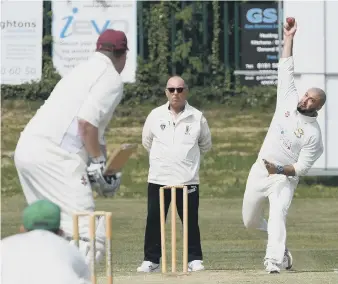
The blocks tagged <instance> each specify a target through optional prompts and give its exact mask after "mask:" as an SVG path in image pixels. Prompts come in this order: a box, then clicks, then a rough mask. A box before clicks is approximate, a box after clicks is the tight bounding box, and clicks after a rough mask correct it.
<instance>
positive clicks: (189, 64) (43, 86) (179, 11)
mask: <svg viewBox="0 0 338 284" xmlns="http://www.w3.org/2000/svg"><path fill="white" fill-rule="evenodd" d="M46 3H47V2H46ZM139 5H141V7H142V18H140V19H139V21H138V22H140V21H141V22H142V23H143V27H144V28H143V38H144V42H139V44H142V45H143V47H144V48H145V50H146V52H145V56H144V57H138V59H137V73H136V82H135V83H134V84H125V92H124V99H123V102H122V103H123V104H127V105H138V104H141V103H144V102H147V103H151V104H158V103H161V102H163V101H164V100H165V96H164V88H165V84H166V81H167V80H168V77H169V76H170V75H173V74H177V75H181V76H182V77H183V78H184V79H185V81H186V82H187V84H188V85H189V89H190V100H191V101H192V103H194V104H195V105H196V106H199V105H205V104H214V103H217V104H230V105H234V104H236V105H238V106H240V107H241V108H248V107H263V108H265V107H269V106H271V105H273V104H274V102H275V96H276V88H275V87H255V88H245V87H243V86H240V85H238V84H235V82H237V83H238V81H237V80H236V81H235V80H234V78H232V77H233V76H232V67H231V66H225V65H224V63H223V62H222V58H221V50H222V47H221V45H222V41H223V35H224V33H223V31H222V27H223V24H222V21H226V20H228V21H229V23H231V22H232V20H231V19H228V16H223V17H221V11H222V10H223V7H224V5H229V9H230V7H231V5H232V4H231V3H229V4H228V3H225V2H220V1H216V0H214V1H208V2H205V1H156V2H155V1H154V2H140V3H139ZM49 9H50V5H49V6H48V5H47V4H46V6H45V8H44V17H45V26H44V37H43V51H44V55H43V71H42V74H43V76H42V79H41V81H40V82H31V83H27V84H23V85H16V86H12V85H2V86H1V93H2V99H26V100H32V101H33V100H38V99H39V100H41V99H42V100H45V99H47V98H48V96H49V94H50V93H51V91H52V90H53V88H54V86H55V85H56V83H57V82H58V81H59V80H60V78H61V77H60V75H59V74H58V73H57V72H56V70H55V69H54V67H53V64H52V59H51V57H50V53H51V50H52V41H53V38H52V36H51V31H50V29H51V25H50V20H51V16H52V15H51V11H50V10H49ZM222 18H224V19H222ZM139 32H140V31H139ZM227 42H230V40H229V38H228V39H227ZM230 44H231V43H230ZM229 64H230V63H229Z"/></svg>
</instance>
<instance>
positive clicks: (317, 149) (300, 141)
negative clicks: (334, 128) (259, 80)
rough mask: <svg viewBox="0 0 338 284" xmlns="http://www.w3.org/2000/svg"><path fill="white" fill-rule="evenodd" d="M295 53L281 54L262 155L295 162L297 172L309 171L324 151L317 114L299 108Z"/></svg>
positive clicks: (281, 162)
mask: <svg viewBox="0 0 338 284" xmlns="http://www.w3.org/2000/svg"><path fill="white" fill-rule="evenodd" d="M293 73H294V62H293V57H288V58H281V59H280V61H279V67H278V89H277V106H276V111H275V114H274V117H273V119H272V122H271V125H270V127H269V130H268V133H267V135H266V137H265V140H264V142H263V145H262V148H261V150H260V152H259V155H258V158H259V159H266V160H267V161H269V162H272V163H275V164H278V165H282V166H285V165H293V166H294V168H295V171H296V175H297V176H302V175H305V174H306V173H307V172H308V171H309V169H310V168H311V167H312V165H313V164H314V162H315V161H316V160H317V159H318V158H319V157H320V156H321V155H322V153H323V149H324V148H323V142H322V135H321V130H320V127H319V124H318V122H317V117H309V116H305V115H302V114H301V113H299V112H298V111H297V105H298V102H299V100H300V98H299V95H298V92H297V89H296V86H295V82H294V75H293Z"/></svg>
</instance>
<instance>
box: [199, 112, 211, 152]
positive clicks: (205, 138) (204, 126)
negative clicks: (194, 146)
mask: <svg viewBox="0 0 338 284" xmlns="http://www.w3.org/2000/svg"><path fill="white" fill-rule="evenodd" d="M198 145H199V147H200V151H201V153H206V152H208V151H210V149H211V147H212V140H211V132H210V129H209V125H208V122H207V120H206V118H205V117H204V116H202V119H201V134H200V137H199V140H198Z"/></svg>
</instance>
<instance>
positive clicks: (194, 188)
mask: <svg viewBox="0 0 338 284" xmlns="http://www.w3.org/2000/svg"><path fill="white" fill-rule="evenodd" d="M161 186H162V185H158V184H153V183H149V184H148V216H147V224H146V231H145V240H144V260H146V261H151V262H153V263H160V258H161V225H160V187H161ZM170 202H171V191H170V190H165V191H164V204H165V217H166V218H167V214H168V210H169V206H170ZM176 204H177V212H178V215H179V216H180V219H181V222H182V220H183V190H181V189H179V190H176ZM198 206H199V186H198V185H188V261H189V262H190V261H193V260H202V249H201V239H200V230H199V226H198Z"/></svg>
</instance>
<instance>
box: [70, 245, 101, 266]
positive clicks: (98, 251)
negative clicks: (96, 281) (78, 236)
mask: <svg viewBox="0 0 338 284" xmlns="http://www.w3.org/2000/svg"><path fill="white" fill-rule="evenodd" d="M70 244H71V245H74V246H75V241H74V240H71V241H70ZM95 246H96V248H95V251H96V252H95V261H96V262H97V263H99V262H101V260H102V259H103V257H104V252H105V247H104V243H101V242H98V241H96V243H95ZM79 251H80V253H81V254H82V255H83V257H84V258H85V260H86V263H87V264H88V265H89V264H90V243H89V242H86V241H83V240H79Z"/></svg>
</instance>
